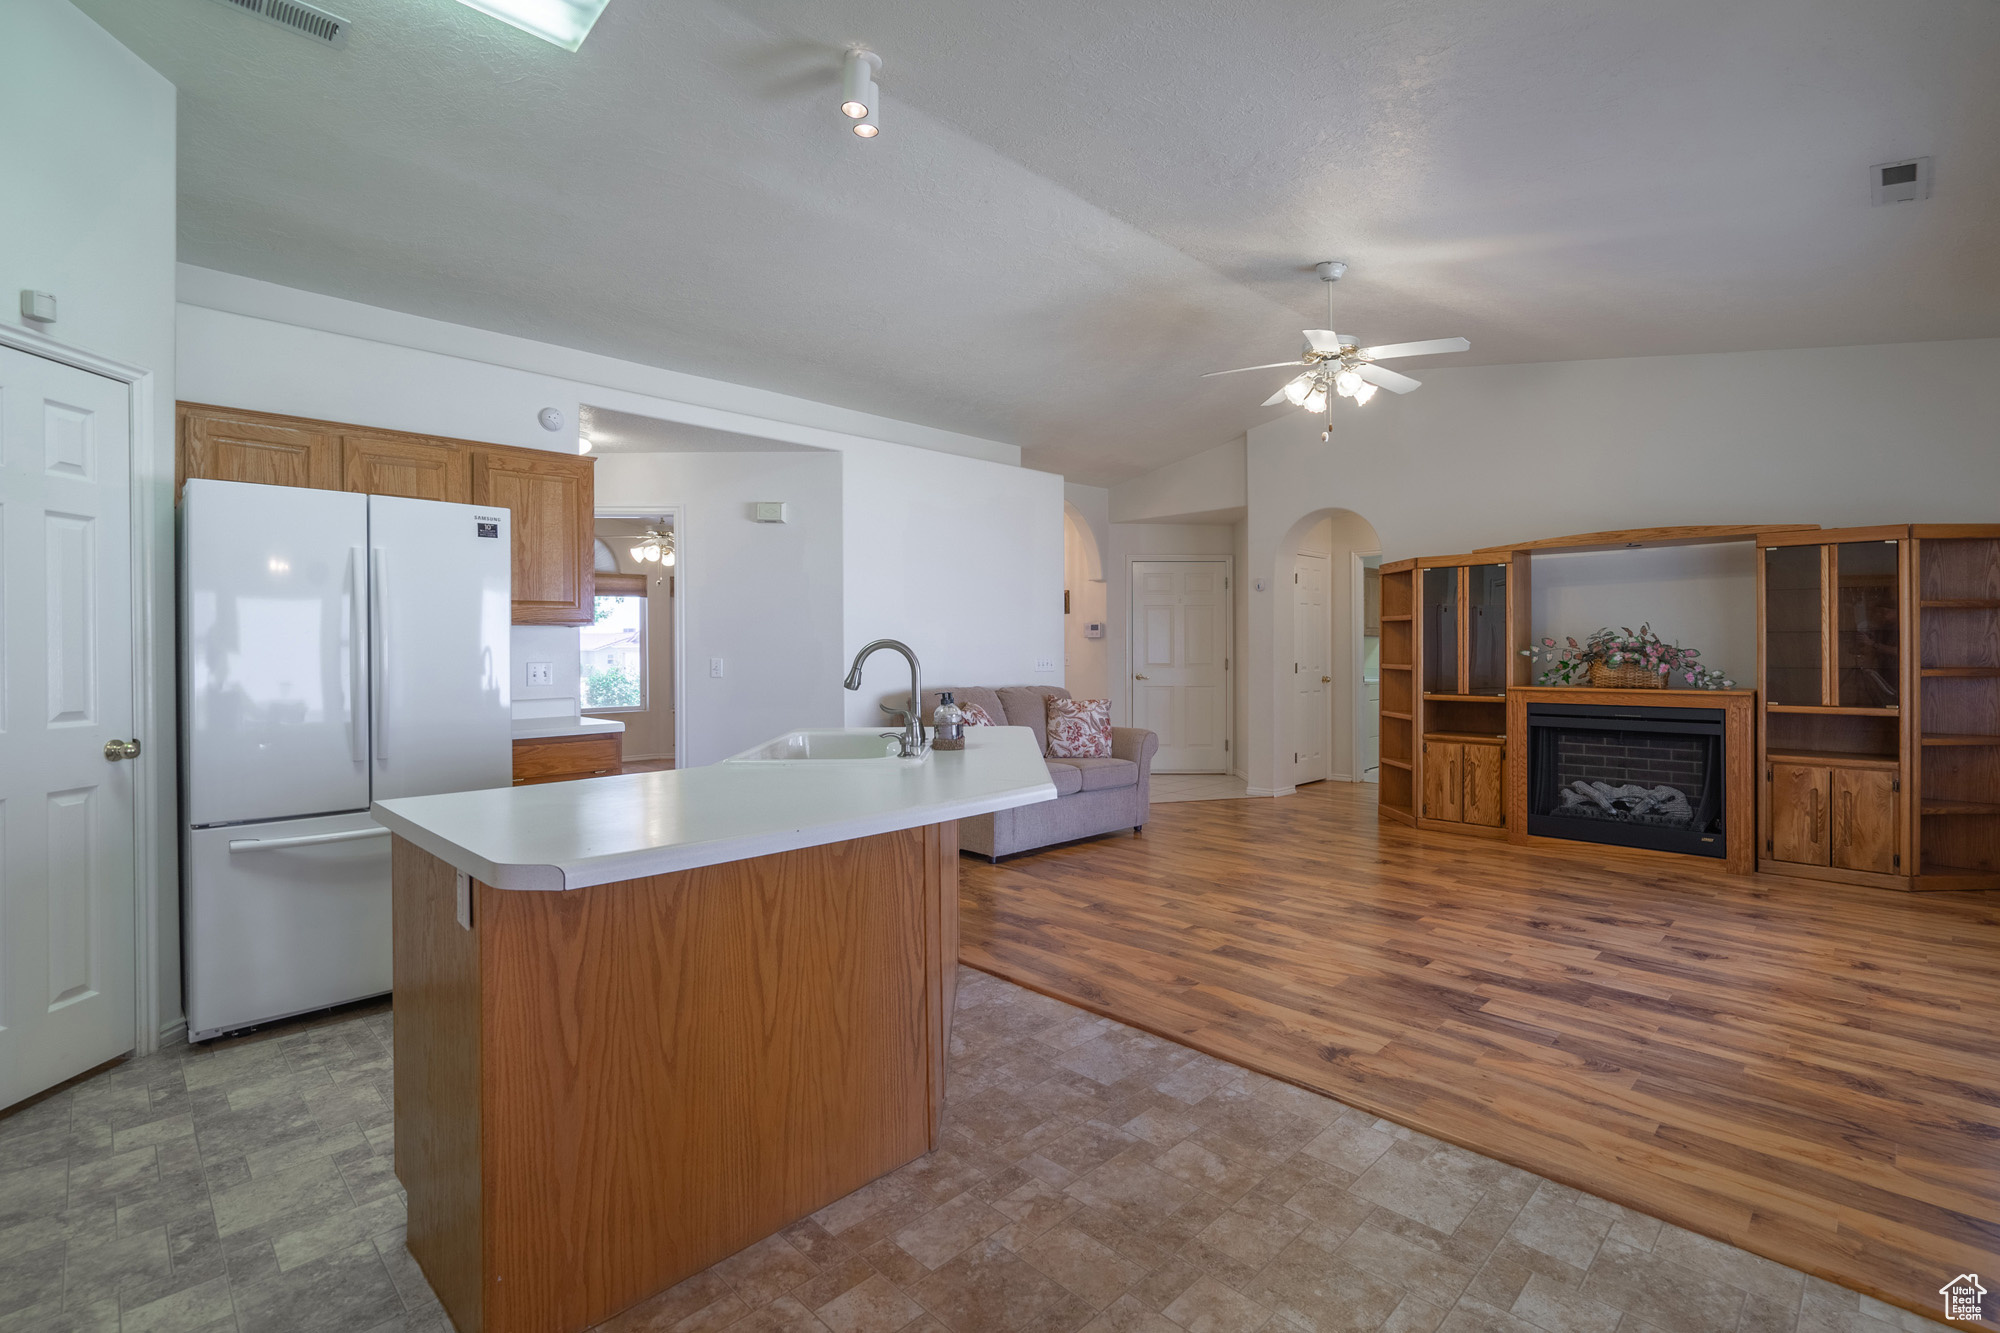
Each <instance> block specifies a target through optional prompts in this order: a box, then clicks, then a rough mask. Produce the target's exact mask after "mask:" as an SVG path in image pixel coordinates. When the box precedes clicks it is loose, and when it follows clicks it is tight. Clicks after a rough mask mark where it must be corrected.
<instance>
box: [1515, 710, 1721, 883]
mask: <svg viewBox="0 0 2000 1333" xmlns="http://www.w3.org/2000/svg"><path fill="white" fill-rule="evenodd" d="M1527 712H1528V718H1527V721H1528V746H1527V751H1528V755H1527V757H1528V830H1527V831H1528V832H1529V833H1533V834H1539V835H1541V836H1543V837H1550V838H1570V839H1574V840H1576V841H1579V842H1598V843H1610V844H1614V845H1617V846H1622V847H1646V848H1651V849H1652V850H1654V851H1663V852H1686V853H1688V854H1690V855H1693V856H1714V857H1723V856H1726V855H1727V854H1728V830H1727V829H1726V828H1725V827H1724V822H1725V821H1724V818H1723V810H1724V807H1725V800H1724V798H1725V796H1726V795H1727V793H1726V791H1725V790H1724V787H1725V777H1724V763H1723V733H1724V722H1725V717H1726V714H1725V711H1724V710H1723V709H1721V708H1647V707H1643V706H1638V705H1624V704H1610V703H1604V704H1598V703H1589V704H1572V703H1540V702H1531V703H1529V704H1528V709H1527ZM1743 836H1745V837H1747V836H1749V831H1748V830H1744V832H1743Z"/></svg>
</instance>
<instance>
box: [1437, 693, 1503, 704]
mask: <svg viewBox="0 0 2000 1333" xmlns="http://www.w3.org/2000/svg"><path fill="white" fill-rule="evenodd" d="M1424 698H1426V699H1429V700H1432V701H1434V702H1436V703H1450V704H1504V703H1506V702H1507V696H1506V695H1504V694H1431V693H1428V692H1426V693H1425V695H1424Z"/></svg>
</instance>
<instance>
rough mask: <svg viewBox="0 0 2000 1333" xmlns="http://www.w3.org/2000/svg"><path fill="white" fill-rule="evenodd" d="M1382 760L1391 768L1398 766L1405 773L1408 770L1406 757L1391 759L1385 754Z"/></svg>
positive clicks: (1408, 764)
mask: <svg viewBox="0 0 2000 1333" xmlns="http://www.w3.org/2000/svg"><path fill="white" fill-rule="evenodd" d="M1382 762H1383V763H1385V764H1387V765H1389V767H1391V768H1400V769H1402V770H1403V771H1404V772H1405V773H1407V772H1409V771H1410V761H1409V760H1407V759H1391V758H1390V757H1389V756H1388V755H1386V754H1385V755H1383V756H1382Z"/></svg>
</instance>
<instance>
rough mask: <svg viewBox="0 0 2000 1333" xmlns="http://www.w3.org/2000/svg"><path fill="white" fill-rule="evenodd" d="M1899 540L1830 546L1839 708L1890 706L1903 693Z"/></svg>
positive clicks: (1894, 705) (1895, 702)
mask: <svg viewBox="0 0 2000 1333" xmlns="http://www.w3.org/2000/svg"><path fill="white" fill-rule="evenodd" d="M1901 549H1902V547H1901V545H1900V544H1899V543H1897V542H1842V543H1840V544H1839V545H1838V546H1836V547H1834V548H1833V551H1834V570H1835V575H1834V579H1835V583H1834V589H1835V597H1834V606H1835V612H1836V614H1837V615H1838V616H1839V618H1840V619H1839V631H1840V632H1839V637H1838V640H1837V642H1838V645H1839V646H1838V648H1837V649H1836V651H1837V653H1838V658H1837V664H1838V666H1839V668H1840V706H1841V707H1842V708H1894V707H1896V706H1897V699H1898V695H1899V694H1900V693H1901V691H1900V689H1899V687H1898V685H1897V681H1898V679H1899V678H1900V670H1901V667H1902V662H1901V651H1900V645H1901V642H1902V632H1901V617H1902V597H1901V595H1900V590H1899V589H1900V582H1899V580H1898V579H1897V577H1896V574H1897V568H1896V565H1897V561H1896V555H1897V552H1898V551H1900V550H1901Z"/></svg>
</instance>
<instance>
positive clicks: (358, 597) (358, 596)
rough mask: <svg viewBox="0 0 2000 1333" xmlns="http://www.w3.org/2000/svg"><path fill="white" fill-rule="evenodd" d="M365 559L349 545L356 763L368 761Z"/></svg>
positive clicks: (350, 714)
mask: <svg viewBox="0 0 2000 1333" xmlns="http://www.w3.org/2000/svg"><path fill="white" fill-rule="evenodd" d="M366 559H367V556H366V554H365V553H364V552H363V550H362V548H361V547H359V546H350V547H348V548H347V586H348V587H349V588H351V589H352V590H353V592H352V594H351V596H350V598H349V601H348V604H347V620H348V624H347V677H348V687H347V754H348V757H349V758H351V759H353V760H354V762H355V763H357V764H363V763H366V762H368V725H367V718H368V706H367V703H366V702H365V701H366V699H367V698H368V655H367V652H368V650H367V643H368V622H367V620H366V619H364V618H363V615H362V608H363V607H364V606H366V605H368V595H367V591H368V590H367V588H366V587H365V586H364V582H365V576H364V574H363V570H362V565H363V563H364V562H365V561H366Z"/></svg>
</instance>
